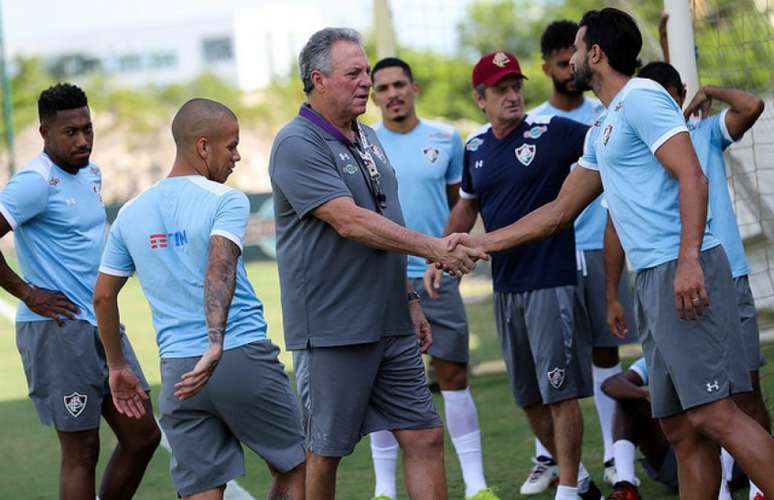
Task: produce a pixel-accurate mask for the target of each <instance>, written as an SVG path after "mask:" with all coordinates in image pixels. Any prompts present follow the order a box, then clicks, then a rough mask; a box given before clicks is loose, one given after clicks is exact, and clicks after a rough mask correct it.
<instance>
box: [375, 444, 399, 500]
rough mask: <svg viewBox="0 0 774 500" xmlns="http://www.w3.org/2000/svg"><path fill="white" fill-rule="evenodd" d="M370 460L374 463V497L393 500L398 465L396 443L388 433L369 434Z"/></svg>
mask: <svg viewBox="0 0 774 500" xmlns="http://www.w3.org/2000/svg"><path fill="white" fill-rule="evenodd" d="M371 458H372V459H373V461H374V476H375V478H376V485H375V486H374V496H375V497H378V496H382V495H383V496H386V497H390V498H392V499H393V500H394V499H395V497H396V491H395V469H396V467H397V465H398V441H397V440H396V439H395V436H393V435H392V432H390V431H376V432H372V433H371Z"/></svg>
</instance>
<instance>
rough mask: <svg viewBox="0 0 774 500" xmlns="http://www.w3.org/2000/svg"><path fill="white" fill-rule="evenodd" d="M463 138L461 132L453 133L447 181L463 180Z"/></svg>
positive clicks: (457, 181) (452, 182)
mask: <svg viewBox="0 0 774 500" xmlns="http://www.w3.org/2000/svg"><path fill="white" fill-rule="evenodd" d="M462 158H463V154H462V138H460V134H459V132H456V131H455V132H454V134H453V135H452V148H451V158H450V159H449V168H448V169H447V170H446V183H447V184H457V183H459V182H461V180H462Z"/></svg>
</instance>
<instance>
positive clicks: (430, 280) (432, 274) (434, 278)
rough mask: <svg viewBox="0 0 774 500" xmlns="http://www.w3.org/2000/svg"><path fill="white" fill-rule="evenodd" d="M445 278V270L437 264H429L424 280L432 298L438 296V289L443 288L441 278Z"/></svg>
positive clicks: (434, 298)
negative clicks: (436, 265)
mask: <svg viewBox="0 0 774 500" xmlns="http://www.w3.org/2000/svg"><path fill="white" fill-rule="evenodd" d="M442 278H443V271H442V270H441V269H438V268H437V267H435V266H427V270H426V271H425V275H424V276H423V277H422V280H423V281H424V283H425V291H426V292H427V295H428V296H429V297H430V299H431V300H436V299H437V298H438V290H439V289H440V288H441V279H442Z"/></svg>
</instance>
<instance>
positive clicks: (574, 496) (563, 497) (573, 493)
mask: <svg viewBox="0 0 774 500" xmlns="http://www.w3.org/2000/svg"><path fill="white" fill-rule="evenodd" d="M554 500H578V488H576V487H575V486H562V485H561V484H560V485H559V486H557V487H556V496H555V497H554Z"/></svg>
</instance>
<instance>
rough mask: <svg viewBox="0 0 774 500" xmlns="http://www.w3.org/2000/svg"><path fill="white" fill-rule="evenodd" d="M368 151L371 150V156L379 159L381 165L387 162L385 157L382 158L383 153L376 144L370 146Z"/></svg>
mask: <svg viewBox="0 0 774 500" xmlns="http://www.w3.org/2000/svg"><path fill="white" fill-rule="evenodd" d="M369 149H370V150H371V152H372V153H373V154H375V155H376V157H377V158H379V160H381V161H382V162H383V163H384V162H386V161H387V157H386V156H384V151H382V150H381V148H380V147H379V146H377V145H376V144H371V145H370V146H369Z"/></svg>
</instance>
